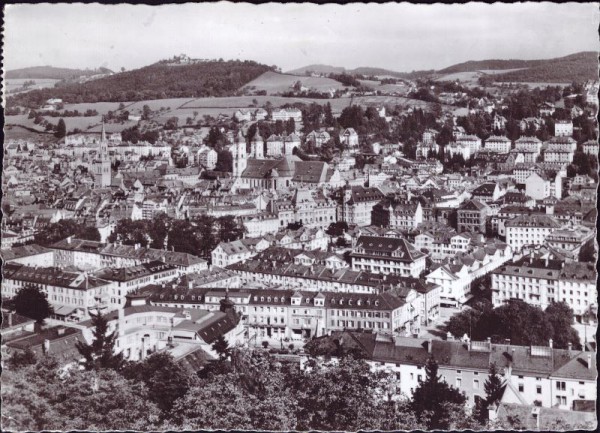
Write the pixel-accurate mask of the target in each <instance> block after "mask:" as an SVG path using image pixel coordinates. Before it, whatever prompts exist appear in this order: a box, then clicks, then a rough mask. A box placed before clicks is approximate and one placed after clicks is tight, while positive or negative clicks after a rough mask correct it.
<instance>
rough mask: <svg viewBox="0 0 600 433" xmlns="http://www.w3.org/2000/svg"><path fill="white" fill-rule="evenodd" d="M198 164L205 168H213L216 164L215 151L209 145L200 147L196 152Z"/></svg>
mask: <svg viewBox="0 0 600 433" xmlns="http://www.w3.org/2000/svg"><path fill="white" fill-rule="evenodd" d="M196 155H197V156H196V157H197V159H198V164H200V165H201V166H202V167H204V168H206V169H207V170H214V168H215V167H216V166H217V152H216V151H215V150H214V149H211V148H210V147H202V148H200V150H198V153H197V154H196Z"/></svg>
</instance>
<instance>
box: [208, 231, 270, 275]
mask: <svg viewBox="0 0 600 433" xmlns="http://www.w3.org/2000/svg"><path fill="white" fill-rule="evenodd" d="M269 246H270V243H269V242H268V241H266V240H265V239H262V238H244V239H238V240H237V241H232V242H221V243H220V244H219V245H217V246H216V248H215V249H214V250H213V251H212V253H211V258H212V264H213V265H215V266H219V267H221V268H224V267H226V266H229V265H231V264H233V263H237V262H239V261H242V260H246V259H248V258H250V257H252V256H254V255H256V254H257V253H259V252H260V251H263V250H265V249H267V248H268V247H269Z"/></svg>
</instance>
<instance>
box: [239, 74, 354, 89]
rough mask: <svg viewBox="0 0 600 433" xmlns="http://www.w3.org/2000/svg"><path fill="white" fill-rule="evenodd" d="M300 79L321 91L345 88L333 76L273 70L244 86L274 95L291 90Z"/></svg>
mask: <svg viewBox="0 0 600 433" xmlns="http://www.w3.org/2000/svg"><path fill="white" fill-rule="evenodd" d="M298 81H300V82H301V83H302V86H304V87H308V88H309V89H316V90H318V91H321V92H325V91H328V90H329V89H334V90H337V89H344V86H343V85H342V83H340V82H339V81H335V80H333V79H331V78H326V77H306V76H298V75H290V74H279V73H277V72H273V71H267V72H265V73H264V74H262V75H260V76H259V77H257V78H255V79H254V80H252V81H250V82H249V83H248V84H246V85H244V87H250V88H253V87H255V89H252V90H253V91H254V90H265V91H266V92H267V94H268V95H273V94H275V93H281V92H289V91H290V90H292V89H291V88H292V87H293V86H294V84H295V83H296V82H298Z"/></svg>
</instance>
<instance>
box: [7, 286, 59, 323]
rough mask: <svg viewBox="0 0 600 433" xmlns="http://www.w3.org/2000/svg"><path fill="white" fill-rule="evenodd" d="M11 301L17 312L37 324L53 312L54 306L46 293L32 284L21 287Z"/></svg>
mask: <svg viewBox="0 0 600 433" xmlns="http://www.w3.org/2000/svg"><path fill="white" fill-rule="evenodd" d="M11 303H12V306H13V307H14V309H15V311H16V313H17V314H20V315H21V316H25V317H29V318H30V319H33V320H35V321H36V322H37V323H38V324H42V323H43V322H44V320H45V319H46V318H47V317H49V316H50V315H51V314H52V313H54V308H53V307H52V305H50V303H49V302H48V298H47V295H46V293H44V292H43V291H42V290H41V289H40V288H39V287H38V286H35V285H33V284H28V285H26V286H24V287H22V288H21V290H19V291H18V292H17V294H16V295H15V297H14V298H13V299H12V302H11Z"/></svg>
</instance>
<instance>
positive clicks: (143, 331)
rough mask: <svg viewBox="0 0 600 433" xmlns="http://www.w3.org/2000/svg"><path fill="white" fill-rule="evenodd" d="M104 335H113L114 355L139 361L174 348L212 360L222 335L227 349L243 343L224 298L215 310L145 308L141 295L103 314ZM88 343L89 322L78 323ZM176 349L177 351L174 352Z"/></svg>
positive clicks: (236, 318) (237, 320)
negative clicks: (106, 331) (105, 321)
mask: <svg viewBox="0 0 600 433" xmlns="http://www.w3.org/2000/svg"><path fill="white" fill-rule="evenodd" d="M107 320H108V332H116V334H117V339H116V341H115V352H117V353H122V354H123V357H124V358H125V360H127V361H139V360H143V359H144V358H145V357H146V356H148V355H150V354H151V353H154V352H157V351H163V350H167V351H168V350H170V349H175V350H176V351H178V352H181V351H187V352H192V351H194V350H198V349H201V350H203V351H204V352H206V353H208V354H209V355H211V356H212V357H214V358H216V357H217V354H216V352H215V351H214V350H213V349H212V344H213V343H214V342H215V341H216V340H217V338H219V337H220V336H223V337H224V338H225V340H226V341H227V343H228V344H229V345H230V346H233V345H235V344H237V343H238V342H242V341H243V327H242V324H241V321H240V317H239V315H238V314H237V313H236V312H235V309H234V304H233V303H232V302H231V301H230V300H229V299H224V300H223V302H222V303H221V308H220V310H219V311H206V310H201V309H192V308H186V307H183V308H180V307H159V306H153V305H148V304H147V302H146V297H145V296H130V297H129V298H128V300H127V305H126V307H125V308H121V309H119V310H118V311H114V312H112V313H109V314H107ZM80 326H82V327H83V335H84V337H85V338H86V340H87V341H88V342H91V341H92V340H93V336H92V332H93V330H94V327H93V325H92V322H91V320H88V321H85V322H82V323H80ZM177 348H178V349H177Z"/></svg>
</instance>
